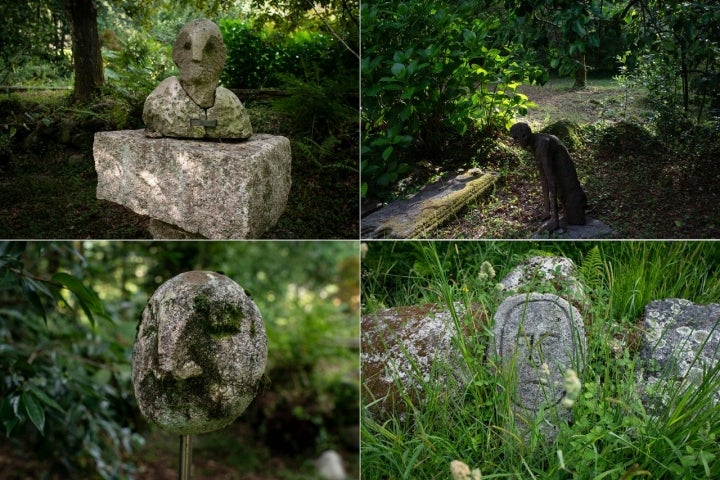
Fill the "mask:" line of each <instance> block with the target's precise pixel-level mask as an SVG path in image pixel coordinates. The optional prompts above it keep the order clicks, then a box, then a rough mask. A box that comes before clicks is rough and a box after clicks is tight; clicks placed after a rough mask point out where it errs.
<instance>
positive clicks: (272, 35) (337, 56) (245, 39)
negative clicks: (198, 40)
mask: <svg viewBox="0 0 720 480" xmlns="http://www.w3.org/2000/svg"><path fill="white" fill-rule="evenodd" d="M219 26H220V30H221V31H222V32H223V39H224V41H225V46H226V47H227V49H228V58H227V62H226V63H225V69H224V70H223V74H222V77H221V80H222V83H223V84H224V85H225V86H227V87H230V88H267V87H279V86H282V85H283V82H282V78H281V76H280V75H281V74H285V75H292V76H295V77H298V78H303V79H306V80H308V79H312V80H316V81H317V80H318V79H320V78H324V77H326V76H329V77H335V76H337V75H338V71H340V70H342V69H343V68H346V67H350V66H351V65H352V61H353V60H352V55H350V54H349V53H348V52H346V51H345V50H344V48H343V46H342V44H340V42H338V41H337V40H336V39H335V38H333V37H331V36H330V35H327V34H325V33H322V32H314V31H310V30H298V31H296V32H294V33H291V34H284V33H281V32H278V31H275V30H273V29H272V28H270V27H268V26H256V25H254V24H253V23H252V22H249V21H242V20H232V19H224V20H221V21H220V23H219Z"/></svg>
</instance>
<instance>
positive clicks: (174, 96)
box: [143, 77, 253, 139]
mask: <svg viewBox="0 0 720 480" xmlns="http://www.w3.org/2000/svg"><path fill="white" fill-rule="evenodd" d="M193 120H194V121H193ZM143 121H144V122H145V125H146V126H147V127H148V130H150V131H155V132H160V133H161V134H162V135H164V136H166V137H182V138H234V139H246V138H250V137H251V136H252V133H253V130H252V125H251V124H250V116H249V115H248V113H247V110H245V107H244V106H243V104H242V103H241V102H240V100H239V99H238V98H237V97H236V96H235V94H234V93H232V92H231V91H230V90H228V89H226V88H223V87H219V88H218V89H217V90H215V93H214V103H213V104H212V106H210V107H209V108H202V107H200V106H199V105H198V104H196V103H195V102H194V101H193V100H192V99H191V98H190V96H188V94H187V93H186V92H185V90H184V89H183V88H182V86H181V85H180V82H179V81H178V79H177V77H168V78H166V79H165V80H163V81H162V82H161V83H160V85H158V86H157V87H156V88H155V90H153V91H152V92H151V93H150V95H148V97H147V99H146V100H145V106H144V108H143ZM207 122H210V123H213V122H214V124H215V126H204V125H203V124H204V123H207Z"/></svg>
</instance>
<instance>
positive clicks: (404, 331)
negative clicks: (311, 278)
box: [360, 303, 485, 420]
mask: <svg viewBox="0 0 720 480" xmlns="http://www.w3.org/2000/svg"><path fill="white" fill-rule="evenodd" d="M473 308H474V309H475V310H473V311H472V312H471V317H472V318H473V322H482V323H485V321H484V318H483V314H482V309H481V308H480V307H479V306H474V307H473ZM455 310H456V312H457V314H458V316H459V318H460V320H461V322H462V321H463V320H464V318H465V315H464V307H463V305H461V304H459V303H456V304H455ZM462 328H463V332H462V334H463V335H464V336H468V335H470V334H471V333H472V331H474V330H475V328H471V327H465V326H463V327H462ZM478 328H479V327H478ZM360 337H361V354H360V358H361V376H362V382H363V392H362V394H363V403H364V404H365V405H368V406H369V407H368V408H369V411H370V412H371V413H372V414H373V415H374V416H376V417H377V418H378V420H382V419H383V418H386V417H387V416H389V415H390V414H392V413H393V412H396V413H399V414H403V413H404V412H405V408H406V405H405V402H404V401H403V399H402V396H403V395H405V396H407V397H409V398H410V399H411V400H412V401H413V403H414V404H415V405H416V406H417V405H419V403H420V402H422V400H423V398H424V392H423V384H426V383H428V382H430V381H431V380H432V381H444V382H448V387H449V389H450V390H448V394H449V395H452V394H453V391H452V390H451V388H452V387H451V386H450V383H453V384H454V385H462V384H463V383H464V382H466V381H467V380H468V379H469V378H470V375H469V373H468V372H466V371H465V370H466V366H465V362H464V360H463V357H462V353H461V352H460V349H459V348H458V341H457V337H458V329H457V327H456V325H455V323H454V321H453V318H452V315H451V314H450V312H449V311H448V309H447V307H445V306H440V305H435V304H426V305H418V306H409V307H396V308H389V309H386V310H381V311H379V312H376V313H372V314H368V315H363V317H362V320H361V335H360ZM438 366H440V368H441V370H438V371H435V372H433V368H434V367H438ZM448 369H449V370H448ZM448 371H450V372H452V377H454V378H453V379H452V382H450V379H449V378H448V377H447V376H446V377H444V378H443V377H442V375H443V374H445V373H447V372H448ZM433 373H435V374H439V375H440V378H434V377H433Z"/></svg>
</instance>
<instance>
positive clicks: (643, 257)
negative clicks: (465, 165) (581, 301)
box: [361, 242, 720, 479]
mask: <svg viewBox="0 0 720 480" xmlns="http://www.w3.org/2000/svg"><path fill="white" fill-rule="evenodd" d="M543 252H544V253H556V254H566V255H568V256H569V257H570V258H573V259H574V260H575V261H576V263H580V259H582V266H581V267H580V271H581V273H582V274H583V279H584V281H585V282H587V283H586V284H587V287H588V288H587V289H586V290H585V291H586V293H587V294H588V295H589V301H590V306H589V308H588V311H587V312H586V313H585V314H584V316H585V318H586V319H589V321H588V322H587V323H586V334H587V342H588V362H587V364H586V366H585V369H584V370H583V372H582V375H581V378H580V379H581V381H582V389H581V391H580V392H579V395H578V397H577V399H576V400H575V403H574V406H572V408H573V419H574V420H573V422H568V421H566V420H561V419H558V420H557V425H558V427H559V432H558V436H557V438H556V439H555V440H554V442H551V443H548V442H544V441H542V436H543V435H542V432H541V430H540V428H539V425H535V426H532V427H530V429H529V431H523V429H522V428H519V427H518V426H517V425H516V424H514V423H513V421H512V405H511V403H510V402H511V400H510V398H511V397H512V393H513V392H511V391H508V383H507V379H506V378H504V377H503V376H502V375H501V374H500V373H499V372H500V371H501V369H499V368H497V365H496V364H495V363H494V362H493V359H492V358H488V357H487V356H486V355H484V354H483V353H482V349H483V348H484V346H485V345H487V343H488V341H489V340H490V339H489V336H490V333H489V331H488V330H487V329H478V330H477V331H475V332H472V342H467V343H468V345H472V346H473V348H477V349H478V350H479V351H480V352H479V353H478V352H467V353H466V352H465V351H463V353H462V358H461V359H460V361H461V362H464V363H465V364H466V365H464V366H463V367H465V366H466V368H467V371H469V372H472V373H473V377H472V380H471V381H470V382H468V384H467V385H466V386H465V387H464V389H463V390H462V391H460V392H459V393H458V394H457V395H456V396H455V399H453V400H448V395H447V390H448V387H447V385H444V384H443V385H440V384H436V383H433V382H432V381H430V382H425V383H424V384H423V390H424V392H423V393H424V398H425V400H424V401H423V403H422V404H421V405H420V406H418V405H417V404H416V405H412V403H411V401H410V399H408V403H407V405H406V411H408V412H412V414H411V415H407V416H406V418H403V419H401V418H398V417H392V418H390V419H389V420H387V421H385V422H384V423H378V422H376V420H375V419H373V418H372V417H371V416H370V415H369V414H368V412H367V410H366V409H364V408H363V410H362V418H361V434H362V444H363V459H362V460H363V463H362V466H363V476H364V477H365V478H440V477H443V476H447V472H448V468H449V463H450V461H451V460H456V459H457V460H462V461H464V462H465V463H467V464H468V465H470V466H471V468H479V470H480V471H481V472H482V474H483V475H484V476H490V477H498V478H505V477H507V478H551V479H563V478H631V477H633V476H640V475H644V476H647V475H652V476H653V478H668V479H669V478H693V479H694V478H698V479H700V478H714V477H715V476H717V475H718V473H719V472H720V463H719V462H718V461H717V458H718V456H719V455H720V449H718V444H717V439H718V438H720V437H719V435H720V417H719V415H720V405H718V404H717V402H716V400H715V396H716V393H717V391H718V388H720V365H718V366H715V367H713V368H707V369H706V370H705V371H704V373H703V376H702V380H701V381H700V382H699V383H697V384H691V383H690V382H687V383H683V384H681V385H679V386H677V385H676V384H674V383H672V382H670V383H666V384H664V385H663V387H661V388H663V389H664V392H663V393H664V394H665V398H667V399H668V402H667V403H666V404H664V405H662V406H660V407H659V408H657V409H655V410H654V411H652V412H650V411H647V410H646V406H645V405H644V404H643V402H642V401H641V399H640V395H639V394H638V392H639V390H638V388H639V387H641V388H644V387H645V385H639V384H638V383H637V379H636V376H635V370H636V353H637V350H636V348H634V346H633V345H629V344H627V343H626V344H625V346H624V348H623V347H619V345H620V344H619V343H618V339H619V338H625V339H628V338H632V337H634V336H636V335H638V332H637V331H636V330H635V323H636V319H637V316H638V315H639V313H640V311H641V308H644V305H645V303H646V302H647V301H649V299H658V298H673V297H678V298H687V299H689V300H691V301H696V302H700V303H705V302H717V301H718V300H719V299H720V287H718V286H717V285H718V276H719V275H720V271H719V270H718V267H719V266H720V247H718V246H717V245H716V244H715V243H713V242H682V243H667V242H603V243H598V242H545V243H535V244H533V243H532V242H382V243H380V242H374V243H372V244H369V246H368V251H367V256H366V261H364V262H363V277H362V279H363V286H362V288H363V294H364V295H363V298H365V299H367V298H372V297H373V296H375V298H379V297H381V296H383V294H384V293H385V292H383V290H382V288H383V287H387V285H388V284H389V283H390V282H396V283H399V284H401V285H402V287H401V288H400V289H395V290H396V291H397V290H404V292H405V294H400V295H397V296H396V297H395V298H392V300H393V301H394V300H397V303H394V302H392V303H393V304H396V305H399V304H413V302H414V301H416V302H423V301H430V302H435V303H439V304H441V305H445V306H447V307H448V308H450V303H449V302H453V301H460V302H463V303H466V304H467V303H469V302H480V303H481V304H482V305H483V306H484V308H485V309H486V310H487V311H488V312H493V311H495V309H496V308H497V305H498V303H499V302H500V301H501V296H499V295H494V294H493V289H494V287H493V283H494V281H493V280H492V279H491V278H489V277H488V278H485V277H483V276H482V275H481V274H482V273H483V271H486V269H485V270H484V269H483V265H484V263H481V262H489V263H490V264H492V265H493V266H494V267H495V270H497V271H498V273H499V275H498V278H502V276H503V274H504V273H505V272H506V271H507V269H509V268H511V267H512V266H514V265H515V264H516V263H517V261H519V260H520V259H521V258H525V257H528V256H530V255H536V254H538V253H543ZM409 265H413V266H412V267H409ZM398 267H400V268H398ZM408 268H411V269H412V271H411V272H410V273H406V272H407V270H408ZM488 280H489V281H488ZM633 282H634V283H633ZM686 283H687V285H686ZM631 284H633V285H634V286H633V287H632V288H631V287H630V285H631ZM628 290H633V292H632V294H633V295H636V296H642V297H643V299H642V300H640V299H638V301H637V302H634V304H633V305H632V306H630V305H629V302H628V300H627V296H626V295H627V291H628ZM386 291H387V290H386ZM448 294H450V295H448ZM413 297H414V298H413ZM385 298H388V299H390V297H389V296H385ZM404 302H408V303H404ZM388 303H391V302H388ZM639 304H642V307H640V306H639ZM372 307H373V308H374V307H375V305H373V306H372ZM465 335H466V334H463V335H462V336H463V337H465ZM443 367H444V366H442V365H440V366H437V367H436V368H440V369H442V368H443ZM453 368H460V367H458V366H457V365H454V366H453ZM450 388H452V387H450Z"/></svg>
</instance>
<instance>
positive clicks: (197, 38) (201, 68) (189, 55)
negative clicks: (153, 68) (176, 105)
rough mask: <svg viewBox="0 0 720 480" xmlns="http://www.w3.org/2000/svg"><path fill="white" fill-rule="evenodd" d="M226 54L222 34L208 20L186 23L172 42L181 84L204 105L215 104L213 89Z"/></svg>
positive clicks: (207, 106) (194, 99)
mask: <svg viewBox="0 0 720 480" xmlns="http://www.w3.org/2000/svg"><path fill="white" fill-rule="evenodd" d="M226 56H227V49H226V48H225V44H224V43H223V38H222V33H220V29H219V28H218V26H217V25H215V24H214V23H213V22H211V21H210V20H205V19H197V20H193V21H191V22H188V23H186V24H185V26H184V27H183V28H182V29H181V30H180V33H179V34H178V36H177V38H176V39H175V43H173V61H174V62H175V64H176V65H177V66H178V68H179V69H180V85H182V87H183V89H184V90H185V92H187V94H188V95H189V96H190V98H192V100H193V101H194V102H195V103H197V104H198V105H199V106H201V107H203V108H210V107H212V106H213V104H214V103H215V89H216V88H217V86H218V83H219V82H220V72H222V69H223V66H224V65H225V57H226Z"/></svg>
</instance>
